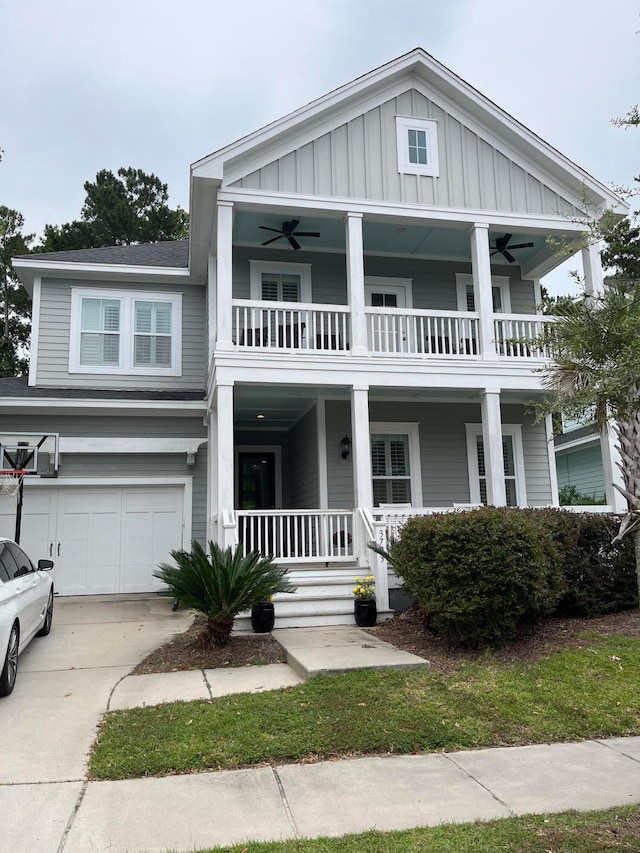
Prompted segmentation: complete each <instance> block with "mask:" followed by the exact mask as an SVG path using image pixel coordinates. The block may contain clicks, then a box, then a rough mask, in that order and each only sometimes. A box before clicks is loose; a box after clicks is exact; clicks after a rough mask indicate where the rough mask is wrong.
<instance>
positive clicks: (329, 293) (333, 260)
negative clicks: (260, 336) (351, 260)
mask: <svg viewBox="0 0 640 853" xmlns="http://www.w3.org/2000/svg"><path fill="white" fill-rule="evenodd" d="M251 260H255V261H261V260H262V261H272V262H276V263H282V264H287V263H293V262H294V260H295V261H300V262H303V263H306V264H311V287H312V299H313V302H315V303H318V304H324V305H347V303H348V296H347V271H346V261H345V256H344V255H342V254H340V253H339V252H313V251H307V252H304V253H302V252H298V253H296V257H295V259H294V258H293V256H292V253H291V252H287V251H280V250H271V251H270V250H268V249H249V248H247V247H244V246H237V247H235V248H234V250H233V297H234V299H250V298H251V288H250V265H249V261H251ZM364 271H365V276H378V277H382V278H384V277H387V278H408V279H411V281H412V296H413V307H414V308H416V309H419V310H420V309H422V310H432V311H456V310H457V309H458V297H457V290H456V273H467V274H469V275H471V264H470V263H456V262H454V261H431V260H425V259H421V258H401V257H383V256H380V255H365V257H364ZM492 273H493V275H497V276H508V277H509V290H510V294H511V310H512V312H513V313H514V314H534V313H535V310H536V301H535V294H534V288H533V282H532V281H530V280H526V279H525V280H523V279H521V278H520V275H519V273H520V268H519V267H515V268H508V267H506V266H505V265H504V264H496V265H494V266H493V268H492Z"/></svg>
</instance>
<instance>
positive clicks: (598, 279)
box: [582, 243, 604, 296]
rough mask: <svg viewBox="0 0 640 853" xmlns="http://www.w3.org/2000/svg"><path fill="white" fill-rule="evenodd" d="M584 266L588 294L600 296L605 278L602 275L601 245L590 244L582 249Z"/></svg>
mask: <svg viewBox="0 0 640 853" xmlns="http://www.w3.org/2000/svg"><path fill="white" fill-rule="evenodd" d="M582 266H583V270H584V290H585V293H586V295H587V296H598V294H600V293H602V290H603V288H604V278H603V275H602V260H601V259H600V246H599V245H598V244H597V243H592V244H589V245H588V246H587V247H586V248H584V249H582Z"/></svg>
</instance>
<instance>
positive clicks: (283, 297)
mask: <svg viewBox="0 0 640 853" xmlns="http://www.w3.org/2000/svg"><path fill="white" fill-rule="evenodd" d="M249 268H250V278H251V298H252V299H257V300H264V301H268V302H311V264H293V263H291V264H290V263H280V262H279V261H249Z"/></svg>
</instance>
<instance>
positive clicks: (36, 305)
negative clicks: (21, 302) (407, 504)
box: [29, 275, 42, 386]
mask: <svg viewBox="0 0 640 853" xmlns="http://www.w3.org/2000/svg"><path fill="white" fill-rule="evenodd" d="M41 297H42V278H41V277H40V276H39V275H37V276H36V277H35V278H34V280H33V293H32V296H31V339H30V343H29V385H31V386H34V385H36V384H37V381H38V344H39V338H40V300H41Z"/></svg>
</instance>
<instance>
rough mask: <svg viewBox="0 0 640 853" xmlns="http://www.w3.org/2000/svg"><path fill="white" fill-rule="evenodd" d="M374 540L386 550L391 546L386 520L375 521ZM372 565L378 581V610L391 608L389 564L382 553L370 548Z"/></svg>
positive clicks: (372, 570)
mask: <svg viewBox="0 0 640 853" xmlns="http://www.w3.org/2000/svg"><path fill="white" fill-rule="evenodd" d="M373 533H374V542H375V543H376V545H377V546H378V547H379V548H384V549H385V550H386V549H387V548H388V547H389V542H388V540H387V525H386V523H385V522H384V521H374V522H373ZM369 554H370V566H371V572H372V574H373V577H374V578H375V583H376V600H377V602H378V610H381V611H384V610H388V609H389V564H388V563H387V561H386V560H385V558H384V557H383V556H382V555H381V554H376V552H375V551H372V550H371V549H369Z"/></svg>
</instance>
